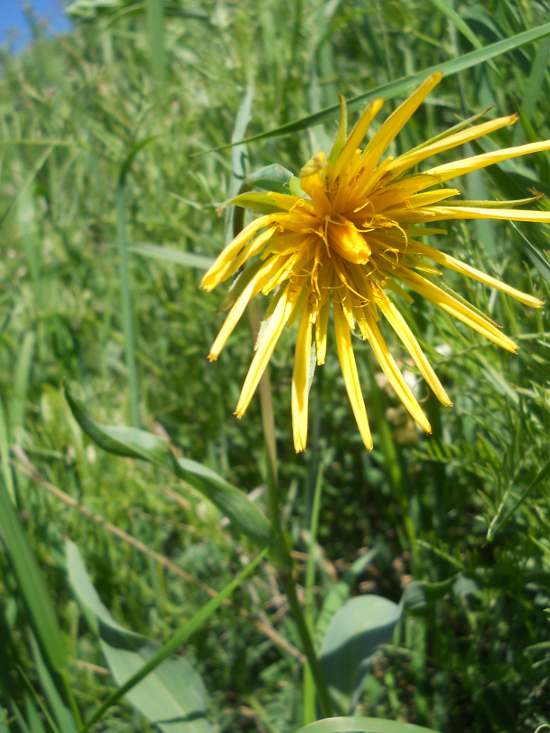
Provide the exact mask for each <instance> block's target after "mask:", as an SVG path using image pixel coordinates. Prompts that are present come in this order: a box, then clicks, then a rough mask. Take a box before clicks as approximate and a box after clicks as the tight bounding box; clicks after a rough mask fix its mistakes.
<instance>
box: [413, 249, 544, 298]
mask: <svg viewBox="0 0 550 733" xmlns="http://www.w3.org/2000/svg"><path fill="white" fill-rule="evenodd" d="M410 251H411V252H414V253H416V254H420V255H422V256H423V257H428V258H429V259H430V260H433V261H434V262H437V263H438V264H440V265H444V267H448V268H449V269H450V270H455V271H456V272H460V273H461V274H462V275H466V276H467V277H471V278H472V279H473V280H479V282H482V283H484V284H485V285H489V286H490V287H492V288H496V289H497V290H501V291H502V292H503V293H507V294H508V295H511V296H512V298H515V299H516V300H519V301H520V302H521V303H523V304H524V305H528V306H530V307H531V308H542V306H543V305H544V303H543V302H542V301H541V300H538V299H537V298H533V296H532V295H527V293H522V292H521V290H516V288H512V287H511V286H510V285H507V284H506V283H503V282H501V281H500V280H497V279H496V278H494V277H491V276H490V275H487V274H486V273H484V272H481V271H480V270H476V268H475V267H471V265H467V264H466V263H465V262H461V261H460V260H457V259H455V258H454V257H451V255H448V254H445V252H440V251H439V250H437V249H434V248H433V247H430V246H429V245H427V244H421V243H420V242H415V243H414V244H412V245H411V247H410Z"/></svg>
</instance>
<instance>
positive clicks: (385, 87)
mask: <svg viewBox="0 0 550 733" xmlns="http://www.w3.org/2000/svg"><path fill="white" fill-rule="evenodd" d="M548 35H550V23H544V24H543V25H541V26H538V27H537V28H532V29H530V30H528V31H523V32H522V33H517V34H516V35H515V36H511V37H510V38H506V39H504V40H503V41H497V42H496V43H492V44H490V45H489V46H485V47H484V48H480V49H477V50H476V51H472V52H470V53H466V54H464V55H462V56H459V57H458V58H456V59H451V60H450V61H446V62H445V63H443V64H437V65H436V66H430V67H429V68H428V69H424V70H423V71H418V72H417V73H416V74H411V75H410V76H406V77H403V78H401V79H397V80H396V81H392V82H390V83H389V84H382V85H381V86H378V87H375V88H374V89H372V90H371V91H370V92H365V93H364V94H359V95H358V96H357V97H353V98H352V99H350V100H349V101H348V103H347V105H348V111H353V110H356V109H359V108H360V107H362V106H364V105H366V104H368V102H371V101H372V100H373V99H376V98H377V97H383V98H384V99H393V98H394V97H397V96H400V95H403V94H406V93H407V92H409V91H410V90H411V89H412V88H413V87H416V86H418V85H419V84H421V82H423V81H424V79H426V78H427V77H428V76H430V75H431V74H433V73H434V72H436V71H441V72H443V76H445V77H446V76H454V75H455V74H458V73H460V72H461V71H465V70H466V69H471V68H473V67H474V66H478V65H479V64H482V63H484V62H485V61H488V60H489V59H492V58H495V57H496V56H500V55H501V54H503V53H508V52H510V51H513V50H514V49H516V48H520V47H521V46H525V45H526V44H528V43H533V41H537V40H538V39H539V38H545V37H546V36H548ZM339 111H340V105H339V104H335V105H332V106H331V107H327V108H326V109H323V110H321V111H320V112H315V113H314V114H311V115H307V117H301V118H300V119H299V120H294V121H293V122H287V123H286V124H284V125H281V126H280V127H276V128H274V129H273V130H268V131H267V132H262V133H260V134H259V135H254V136H252V137H249V138H246V140H239V141H237V142H232V143H229V144H227V145H222V146H221V147H219V148H214V150H224V149H225V148H229V147H231V146H232V145H239V144H243V143H251V142H257V141H258V140H266V139H268V138H272V137H281V136H282V135H290V134H291V133H294V132H298V131H299V130H304V129H305V128H306V127H314V126H315V125H319V124H321V123H322V122H326V121H327V120H332V119H335V118H336V117H337V116H338V114H339ZM205 152H213V151H212V150H207V151H205ZM201 154H202V155H204V153H201Z"/></svg>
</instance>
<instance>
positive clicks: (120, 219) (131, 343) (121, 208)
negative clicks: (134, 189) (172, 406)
mask: <svg viewBox="0 0 550 733" xmlns="http://www.w3.org/2000/svg"><path fill="white" fill-rule="evenodd" d="M116 224H117V246H118V259H119V276H120V289H121V299H122V330H123V333H124V351H125V355H126V368H127V370H128V391H129V396H130V420H131V423H132V425H133V427H135V428H138V427H139V425H140V420H139V394H138V378H137V368H136V345H135V335H134V322H133V318H132V294H131V290H130V273H129V269H128V250H127V248H126V186H125V184H124V182H123V181H121V182H120V184H119V186H118V189H117V207H116Z"/></svg>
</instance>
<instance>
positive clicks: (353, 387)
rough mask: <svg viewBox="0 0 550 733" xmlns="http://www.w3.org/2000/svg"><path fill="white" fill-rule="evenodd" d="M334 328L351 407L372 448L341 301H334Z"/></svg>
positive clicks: (368, 447)
mask: <svg viewBox="0 0 550 733" xmlns="http://www.w3.org/2000/svg"><path fill="white" fill-rule="evenodd" d="M334 330H335V333H336V346H337V348H338V358H339V359H340V365H341V367H342V374H343V376H344V382H345V384H346V390H347V392H348V396H349V401H350V402H351V409H352V410H353V414H354V415H355V419H356V421H357V427H358V428H359V432H360V433H361V437H362V438H363V443H364V444H365V448H366V449H367V450H369V451H370V450H372V447H373V446H372V437H371V434H370V428H369V420H368V417H367V410H366V408H365V401H364V400H363V395H362V393H361V384H360V383H359V374H358V373H357V364H356V363H355V356H354V354H353V347H352V345H351V335H350V331H349V326H348V322H347V320H346V317H345V316H344V313H343V311H342V306H341V305H340V303H336V302H335V303H334Z"/></svg>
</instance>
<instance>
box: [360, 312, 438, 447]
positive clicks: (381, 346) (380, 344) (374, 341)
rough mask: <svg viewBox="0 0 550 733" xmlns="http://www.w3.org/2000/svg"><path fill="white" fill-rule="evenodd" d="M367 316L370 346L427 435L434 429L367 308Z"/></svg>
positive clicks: (392, 384) (402, 400) (412, 415)
mask: <svg viewBox="0 0 550 733" xmlns="http://www.w3.org/2000/svg"><path fill="white" fill-rule="evenodd" d="M365 315H366V329H367V331H368V334H369V341H370V345H371V346H372V350H373V351H374V353H375V356H376V358H377V359H378V363H379V364H380V367H381V368H382V371H383V372H384V374H385V375H386V377H387V378H388V380H389V382H390V384H391V386H392V387H393V388H394V390H395V393H396V395H397V396H398V397H399V399H400V400H401V402H402V403H403V405H404V406H405V407H406V408H407V410H408V411H409V413H410V414H411V417H412V418H413V419H414V420H416V422H417V423H418V424H419V425H420V427H421V428H422V429H423V430H425V431H426V432H427V433H431V432H432V428H431V426H430V423H429V422H428V419H427V418H426V415H424V413H423V412H422V410H421V409H420V405H419V404H418V402H417V401H416V398H415V396H414V395H413V393H412V392H411V390H410V387H409V385H408V384H407V383H406V382H405V379H404V377H403V375H402V374H401V372H400V370H399V367H398V366H397V364H396V363H395V360H394V358H393V356H392V355H391V353H390V350H389V349H388V346H387V344H386V342H385V341H384V337H383V336H382V334H381V333H380V329H379V328H378V326H377V325H376V323H375V322H374V319H373V318H372V316H371V314H370V311H367V309H366V308H365Z"/></svg>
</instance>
